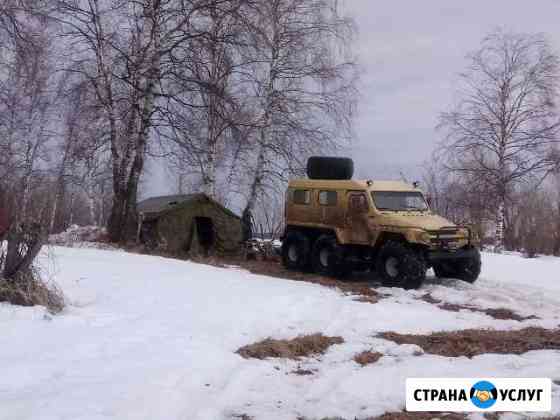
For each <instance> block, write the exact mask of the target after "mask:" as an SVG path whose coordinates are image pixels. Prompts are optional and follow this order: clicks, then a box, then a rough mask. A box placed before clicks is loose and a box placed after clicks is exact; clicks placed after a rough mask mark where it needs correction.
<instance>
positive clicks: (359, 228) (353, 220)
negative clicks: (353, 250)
mask: <svg viewBox="0 0 560 420" xmlns="http://www.w3.org/2000/svg"><path fill="white" fill-rule="evenodd" d="M368 212H369V204H368V200H367V196H366V193H365V192H361V191H349V192H348V193H347V207H346V230H347V232H348V234H347V236H348V238H349V239H350V242H352V243H358V244H368V243H369V239H370V232H369V226H368Z"/></svg>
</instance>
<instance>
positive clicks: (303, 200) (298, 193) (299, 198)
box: [292, 190, 311, 204]
mask: <svg viewBox="0 0 560 420" xmlns="http://www.w3.org/2000/svg"><path fill="white" fill-rule="evenodd" d="M292 201H293V203H294V204H309V203H310V202H311V192H310V191H309V190H294V194H293V199H292Z"/></svg>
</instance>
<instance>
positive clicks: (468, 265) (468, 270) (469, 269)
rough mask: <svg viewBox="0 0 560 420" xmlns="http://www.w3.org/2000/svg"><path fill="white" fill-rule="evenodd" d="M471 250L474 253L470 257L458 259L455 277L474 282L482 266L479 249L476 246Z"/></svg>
mask: <svg viewBox="0 0 560 420" xmlns="http://www.w3.org/2000/svg"><path fill="white" fill-rule="evenodd" d="M473 251H474V255H473V256H472V257H471V258H464V259H462V260H459V262H458V264H457V268H456V272H457V278H458V279H461V280H463V281H466V282H469V283H474V282H475V281H476V280H477V279H478V276H479V275H480V270H481V268H482V262H481V260H480V251H479V250H478V249H476V248H474V249H473Z"/></svg>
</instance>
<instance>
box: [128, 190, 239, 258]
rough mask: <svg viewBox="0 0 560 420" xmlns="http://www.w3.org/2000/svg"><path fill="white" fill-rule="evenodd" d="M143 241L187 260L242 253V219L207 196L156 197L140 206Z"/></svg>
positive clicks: (141, 203) (139, 204) (151, 246)
mask: <svg viewBox="0 0 560 420" xmlns="http://www.w3.org/2000/svg"><path fill="white" fill-rule="evenodd" d="M138 213H139V215H140V223H141V225H140V240H141V242H143V243H144V244H146V245H147V246H148V247H150V248H158V249H161V250H163V251H166V252H169V253H172V254H176V255H183V256H196V255H202V256H208V255H216V254H217V255H227V254H235V253H238V252H239V250H240V249H241V247H240V243H241V239H242V233H241V219H240V217H239V216H237V215H236V214H234V213H233V212H232V211H231V210H229V209H227V208H225V207H224V206H222V205H221V204H219V203H218V202H216V201H214V200H212V199H211V198H209V197H208V196H206V195H205V194H187V195H170V196H164V197H153V198H149V199H147V200H144V201H142V202H140V203H138Z"/></svg>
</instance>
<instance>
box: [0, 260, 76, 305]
mask: <svg viewBox="0 0 560 420" xmlns="http://www.w3.org/2000/svg"><path fill="white" fill-rule="evenodd" d="M0 302H7V303H11V304H12V305H18V306H35V305H41V306H44V307H46V308H47V310H48V311H49V312H51V313H53V314H56V313H59V312H61V311H62V310H63V309H64V306H65V302H64V294H63V293H62V291H61V290H60V289H59V288H58V287H57V286H56V285H55V284H54V283H48V282H45V281H43V280H41V278H40V276H39V275H38V274H37V273H36V272H34V271H32V270H29V271H27V272H25V273H21V274H19V275H18V277H17V278H16V279H14V280H12V281H9V282H8V281H6V280H0Z"/></svg>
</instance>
